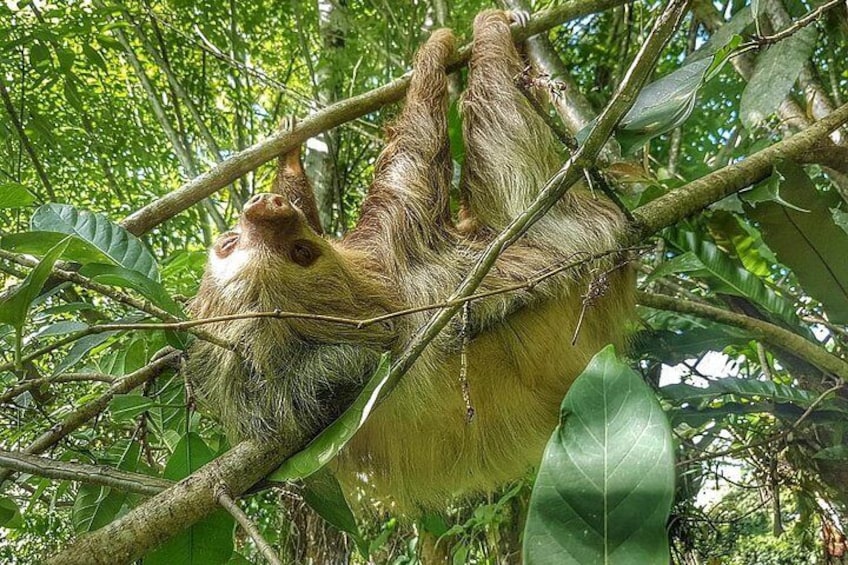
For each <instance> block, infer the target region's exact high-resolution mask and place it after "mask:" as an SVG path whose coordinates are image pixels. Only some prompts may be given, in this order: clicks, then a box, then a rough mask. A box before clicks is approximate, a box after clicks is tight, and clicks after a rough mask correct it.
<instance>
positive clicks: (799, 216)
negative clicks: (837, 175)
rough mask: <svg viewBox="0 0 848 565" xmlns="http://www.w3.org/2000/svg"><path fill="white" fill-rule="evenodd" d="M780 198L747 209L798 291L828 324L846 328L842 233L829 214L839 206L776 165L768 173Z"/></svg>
mask: <svg viewBox="0 0 848 565" xmlns="http://www.w3.org/2000/svg"><path fill="white" fill-rule="evenodd" d="M774 176H775V177H776V180H777V182H778V183H779V194H780V198H781V199H784V200H787V201H788V202H790V203H791V204H792V207H788V206H784V205H782V204H780V203H779V202H776V201H773V200H771V201H760V202H757V203H756V204H755V205H754V206H749V207H747V213H748V215H749V216H750V217H751V218H753V219H754V220H756V221H757V222H759V224H760V229H761V230H762V232H763V238H764V239H765V241H766V243H767V244H768V245H769V247H770V248H771V249H772V250H773V251H774V252H775V253H776V254H777V257H778V258H779V259H780V262H781V263H783V264H784V265H786V266H787V267H789V268H790V269H792V272H793V273H795V276H797V277H798V280H799V281H800V282H801V284H802V285H803V286H804V290H805V291H807V292H808V293H809V294H810V295H811V296H813V297H814V298H816V299H817V300H818V301H819V302H821V303H822V306H824V309H825V310H826V311H827V314H828V317H829V318H830V321H831V322H833V323H836V324H846V323H848V233H845V232H844V231H843V230H842V229H840V227H839V226H837V225H836V224H835V223H834V222H833V215H832V213H831V210H830V209H831V208H835V207H836V206H838V205H839V203H840V202H841V198H840V197H839V195H838V194H836V193H835V192H834V191H831V192H821V191H819V190H816V187H815V185H813V182H812V181H811V180H810V177H808V176H807V173H806V172H805V171H804V169H803V168H801V167H800V166H798V165H796V164H795V163H791V162H783V163H780V164H779V165H778V166H777V167H776V170H775V172H774Z"/></svg>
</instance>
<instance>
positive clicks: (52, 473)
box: [0, 449, 174, 496]
mask: <svg viewBox="0 0 848 565" xmlns="http://www.w3.org/2000/svg"><path fill="white" fill-rule="evenodd" d="M0 468H5V469H7V470H8V471H15V472H19V473H29V474H31V475H35V476H37V477H47V478H48V479H59V480H63V481H77V482H81V483H86V484H91V485H100V486H104V487H109V488H114V489H117V490H120V491H124V492H134V493H138V494H143V495H145V496H153V495H154V494H158V493H160V492H162V491H163V490H165V489H166V488H169V487H171V486H173V484H174V482H173V481H169V480H167V479H160V478H157V477H151V476H149V475H142V474H141V473H129V472H127V471H121V470H119V469H112V468H111V467H105V466H102V465H89V464H87V463H68V462H66V461H57V460H55V459H48V458H47V457H38V456H35V455H28V454H26V453H14V452H12V451H6V450H4V449H0Z"/></svg>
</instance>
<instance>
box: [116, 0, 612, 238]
mask: <svg viewBox="0 0 848 565" xmlns="http://www.w3.org/2000/svg"><path fill="white" fill-rule="evenodd" d="M623 3H624V0H573V1H571V2H568V3H566V4H563V5H562V6H557V7H555V8H551V9H549V10H545V11H542V12H539V13H537V14H536V15H535V16H534V17H533V18H532V19H531V20H530V22H529V23H528V25H527V26H525V27H523V28H513V34H514V36H515V37H516V39H519V40H523V39H526V38H527V37H530V36H531V35H535V34H537V33H540V32H542V31H545V30H548V29H550V28H552V27H554V26H556V25H559V24H561V23H563V22H566V21H568V20H573V19H575V18H581V17H584V16H587V15H589V14H593V13H595V12H598V11H602V10H606V9H608V8H611V7H613V6H618V5H620V4H623ZM470 54H471V48H470V46H465V47H463V48H462V49H460V51H459V54H458V57H457V59H456V61H454V62H453V63H452V64H451V65H450V67H449V68H450V69H451V70H456V69H459V68H461V67H462V66H463V65H465V64H466V63H467V62H468V57H469V56H470ZM409 78H410V75H409V74H407V75H404V76H403V77H401V78H398V79H396V80H394V81H392V82H390V83H388V84H386V85H384V86H381V87H379V88H375V89H374V90H371V91H369V92H366V93H364V94H360V95H358V96H353V97H351V98H348V99H346V100H342V101H340V102H338V103H336V104H333V105H332V106H328V107H327V108H324V109H323V110H320V111H318V112H315V113H314V114H312V115H310V116H307V117H306V118H304V119H303V120H301V121H299V122H298V124H297V126H296V127H294V128H293V129H292V130H290V131H284V132H283V131H281V132H277V133H275V134H273V135H271V136H269V137H268V138H266V139H264V140H262V141H260V142H258V143H255V144H254V145H252V146H250V147H248V148H247V149H245V150H244V151H241V152H239V153H236V154H235V155H233V156H232V157H230V158H228V159H226V160H224V161H221V162H220V163H219V164H218V165H216V166H215V167H213V168H212V169H210V170H209V171H207V172H205V173H203V174H201V175H200V176H198V177H196V178H194V179H192V180H190V181H189V182H187V183H186V184H184V185H183V186H181V187H180V188H178V189H177V190H175V191H173V192H171V193H169V194H166V195H165V196H163V197H162V198H160V199H159V200H156V201H155V202H152V203H150V204H148V205H147V206H145V207H144V208H142V209H140V210H138V211H137V212H135V213H133V214H132V215H130V216H129V217H127V218H126V219H124V221H123V222H121V225H122V226H123V227H125V228H126V229H127V230H129V231H130V232H131V233H133V234H135V235H141V234H144V233H146V232H148V231H150V230H151V229H153V228H154V227H155V226H157V225H159V224H161V223H162V222H164V221H165V220H168V219H169V218H171V217H173V216H175V215H177V214H179V213H180V212H182V211H183V210H186V209H187V208H189V207H190V206H193V205H194V204H196V203H197V202H200V201H201V200H202V199H204V198H206V197H207V196H209V195H211V194H214V193H215V192H216V191H218V190H220V189H222V188H224V187H225V186H227V185H229V184H231V183H232V182H233V181H235V180H236V179H238V178H239V177H241V176H242V175H244V174H247V173H248V172H250V171H252V170H255V169H256V168H257V167H259V166H260V165H262V164H264V163H267V162H268V161H270V160H272V159H274V158H276V157H277V156H279V155H281V154H283V153H286V152H288V151H290V150H292V149H294V148H295V147H297V146H299V145H301V144H303V143H305V142H306V140H307V139H309V138H310V137H314V136H316V135H318V134H320V133H322V132H324V131H327V130H329V129H332V128H334V127H338V126H340V125H342V124H343V123H345V122H349V121H351V120H354V119H356V118H358V117H360V116H363V115H365V114H368V113H370V112H374V111H376V110H378V109H380V108H381V107H382V106H385V105H386V104H389V103H391V102H397V101H398V100H400V99H401V98H403V95H404V93H405V92H406V88H407V86H408V85H409Z"/></svg>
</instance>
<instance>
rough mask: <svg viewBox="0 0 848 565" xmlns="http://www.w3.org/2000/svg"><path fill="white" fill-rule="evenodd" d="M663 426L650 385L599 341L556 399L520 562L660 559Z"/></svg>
mask: <svg viewBox="0 0 848 565" xmlns="http://www.w3.org/2000/svg"><path fill="white" fill-rule="evenodd" d="M673 452H674V450H673V445H672V440H671V429H670V427H669V424H668V421H667V420H666V417H665V414H663V411H662V408H660V406H659V404H658V403H657V401H656V399H655V398H654V395H653V392H652V391H651V389H650V387H648V386H647V385H646V384H645V383H644V382H643V381H642V379H641V378H640V377H639V375H638V374H636V373H635V372H634V371H633V370H632V369H630V368H629V367H627V366H626V365H624V364H623V363H621V362H620V361H618V360H617V359H616V356H615V350H614V349H613V348H612V346H608V347H606V348H605V349H603V350H602V351H601V352H600V353H598V354H597V355H595V357H594V358H593V359H592V361H590V363H589V366H588V367H586V370H585V371H583V373H582V374H581V375H580V376H579V377H578V378H577V380H576V381H575V382H574V384H573V385H572V386H571V389H570V390H569V391H568V394H567V395H566V397H565V400H563V403H562V413H561V417H560V425H559V426H558V427H557V429H556V430H555V431H554V434H553V436H552V437H551V439H550V441H549V442H548V446H547V447H546V449H545V454H544V457H543V459H542V464H541V467H540V468H539V473H538V476H537V478H536V484H535V485H534V486H533V494H532V496H531V499H530V509H529V511H528V516H527V525H526V527H525V530H524V548H523V556H524V562H525V563H532V564H534V565H540V564H549V563H550V564H552V565H553V564H562V565H566V564H571V563H574V564H583V565H585V564H589V563H607V564H616V563H622V564H631V563H668V562H669V549H668V536H667V534H666V521H667V520H668V514H669V511H670V509H671V501H672V498H673V496H674V455H673Z"/></svg>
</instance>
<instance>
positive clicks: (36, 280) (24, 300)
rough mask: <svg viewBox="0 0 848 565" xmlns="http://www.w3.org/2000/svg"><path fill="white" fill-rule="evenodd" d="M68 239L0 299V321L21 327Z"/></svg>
mask: <svg viewBox="0 0 848 565" xmlns="http://www.w3.org/2000/svg"><path fill="white" fill-rule="evenodd" d="M68 239H69V238H67V237H66V238H65V239H63V240H62V241H60V242H59V243H58V244H56V245H55V246H54V247H53V248H51V249H50V250H49V251H48V252H47V253H46V254H45V255H44V258H43V259H42V260H41V261H40V262H39V263H38V265H36V267H35V268H34V269H33V270H32V271H30V272H29V274H28V275H27V277H26V278H25V279H24V282H22V283H21V284H20V286H18V288H16V289H15V290H14V291H13V292H12V293H10V294H9V295H7V296H5V297H3V298H2V299H0V323H3V324H9V325H10V326H12V327H15V328H18V329H20V328H21V327H23V325H24V322H26V317H27V313H28V312H29V307H30V305H31V304H32V302H33V300H35V299H36V298H37V297H38V295H39V293H40V292H41V288H42V287H43V286H44V283H45V282H46V281H47V278H48V277H49V276H50V272H51V271H52V269H53V264H54V263H55V262H56V260H57V259H58V258H59V256H60V255H62V253H63V252H64V251H65V248H66V247H67V246H68Z"/></svg>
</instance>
